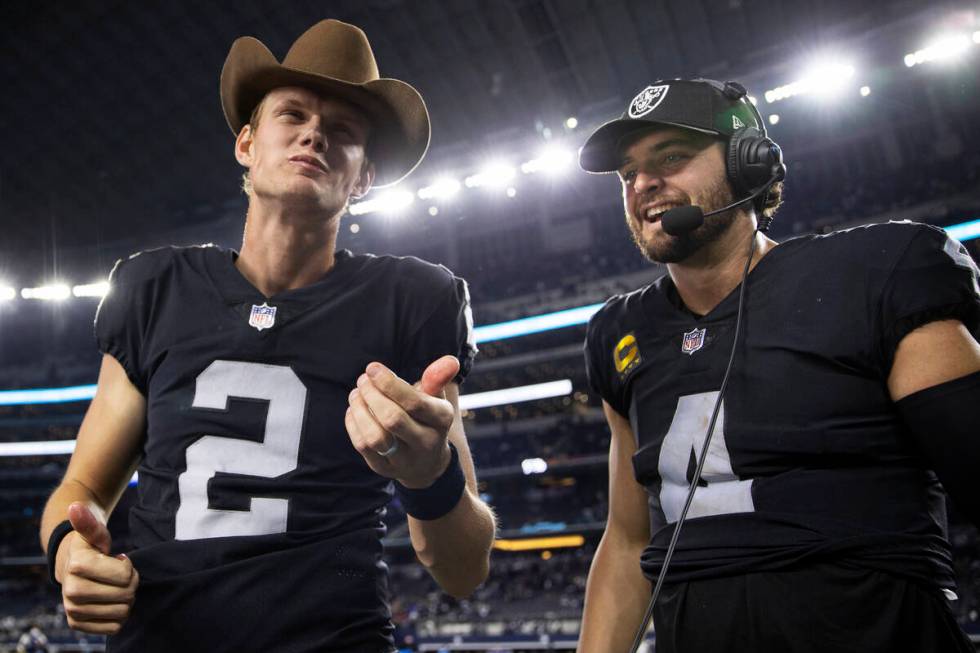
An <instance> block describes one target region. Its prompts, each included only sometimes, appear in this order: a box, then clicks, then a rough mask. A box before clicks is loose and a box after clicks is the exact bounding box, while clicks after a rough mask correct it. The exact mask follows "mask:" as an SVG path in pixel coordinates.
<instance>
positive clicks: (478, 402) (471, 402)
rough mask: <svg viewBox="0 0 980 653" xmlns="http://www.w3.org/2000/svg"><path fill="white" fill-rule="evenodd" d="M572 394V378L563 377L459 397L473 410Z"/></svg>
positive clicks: (462, 402)
mask: <svg viewBox="0 0 980 653" xmlns="http://www.w3.org/2000/svg"><path fill="white" fill-rule="evenodd" d="M570 394H572V381H571V379H562V380H561V381H548V382H547V383H535V384H533V385H521V386H517V387H514V388H504V389H502V390H489V391H487V392H474V393H471V394H468V395H461V396H460V398H459V407H460V408H461V409H465V410H473V409H475V408H489V407H491V406H504V405H507V404H516V403H520V402H522V401H535V400H537V399H550V398H551V397H564V396H565V395H570Z"/></svg>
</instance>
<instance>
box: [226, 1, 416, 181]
mask: <svg viewBox="0 0 980 653" xmlns="http://www.w3.org/2000/svg"><path fill="white" fill-rule="evenodd" d="M280 86H301V87H304V88H309V89H312V90H314V91H317V92H322V93H327V94H329V95H332V96H335V97H339V98H342V99H344V100H347V101H348V102H351V103H352V104H355V105H357V106H358V107H360V108H362V109H363V110H364V111H365V112H366V113H367V114H368V116H369V117H370V118H371V123H372V125H373V131H372V133H371V136H370V139H371V151H372V157H371V160H372V161H373V162H374V165H375V186H388V185H391V184H394V183H396V182H398V181H399V180H401V179H402V178H403V177H405V175H407V174H408V173H409V172H411V171H412V170H413V169H414V168H415V166H417V165H418V164H419V162H420V161H421V160H422V157H423V156H425V151H426V149H428V147H429V112H428V111H426V108H425V102H424V101H423V100H422V96H421V95H419V92H418V91H416V90H415V89H414V88H412V87H411V86H410V85H408V84H406V83H405V82H402V81H399V80H397V79H382V78H380V76H379V74H378V64H377V62H375V60H374V53H373V52H372V51H371V44H370V43H368V39H367V36H366V35H365V34H364V32H363V31H362V30H361V29H360V28H358V27H355V26H354V25H349V24H348V23H342V22H340V21H339V20H322V21H320V22H319V23H317V24H316V25H314V26H313V27H311V28H310V29H308V30H306V32H304V33H303V35H302V36H300V37H299V38H298V39H296V42H295V43H293V46H292V47H291V48H289V52H287V53H286V58H285V59H283V61H282V63H281V64H280V63H279V61H277V60H276V58H275V56H274V55H273V54H272V53H271V52H270V51H269V48H267V47H265V45H263V44H262V42H261V41H259V40H258V39H255V38H252V37H251V36H243V37H241V38H239V39H236V40H235V42H234V43H232V45H231V50H230V51H229V52H228V58H227V59H225V65H224V67H223V68H222V69H221V107H222V109H224V112H225V119H226V120H227V121H228V126H229V127H231V131H232V132H234V134H235V135H236V136H237V135H238V133H239V132H240V131H241V129H242V127H244V126H245V125H246V124H247V123H248V121H249V119H250V118H251V116H252V111H253V110H254V109H255V107H256V106H258V104H259V102H261V101H262V98H264V97H265V95H266V93H268V92H269V91H271V90H272V89H274V88H277V87H280Z"/></svg>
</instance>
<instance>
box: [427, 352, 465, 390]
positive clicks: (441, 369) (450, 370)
mask: <svg viewBox="0 0 980 653" xmlns="http://www.w3.org/2000/svg"><path fill="white" fill-rule="evenodd" d="M457 374H459V360H458V359H457V358H456V357H455V356H443V357H442V358H440V359H438V360H437V361H435V362H434V363H431V364H430V365H429V366H428V367H427V368H425V371H424V372H422V380H421V381H420V382H419V387H420V388H421V390H422V392H424V393H425V394H427V395H430V396H432V397H441V396H442V392H443V390H445V388H446V386H447V385H449V383H450V382H452V380H453V379H454V378H456V375H457Z"/></svg>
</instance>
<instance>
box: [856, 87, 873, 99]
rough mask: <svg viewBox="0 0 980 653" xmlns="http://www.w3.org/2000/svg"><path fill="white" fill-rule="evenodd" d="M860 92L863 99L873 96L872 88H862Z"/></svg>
mask: <svg viewBox="0 0 980 653" xmlns="http://www.w3.org/2000/svg"><path fill="white" fill-rule="evenodd" d="M859 92H860V93H861V97H868V96H869V95H871V87H870V86H862V87H861V90H860V91H859Z"/></svg>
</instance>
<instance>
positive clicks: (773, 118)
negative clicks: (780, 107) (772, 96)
mask: <svg viewBox="0 0 980 653" xmlns="http://www.w3.org/2000/svg"><path fill="white" fill-rule="evenodd" d="M769 124H770V125H778V124H779V114H778V113H771V114H769Z"/></svg>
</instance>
